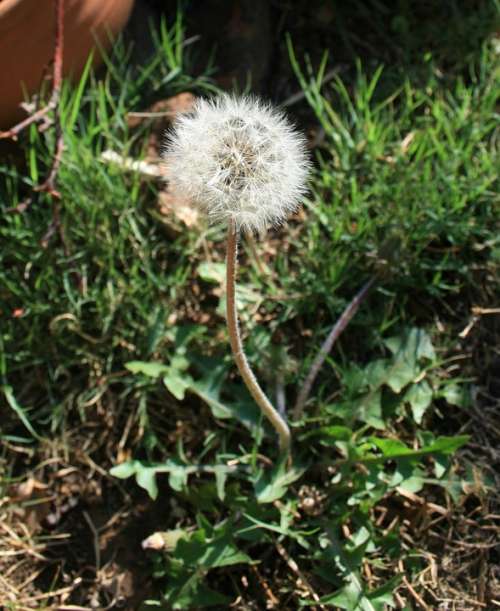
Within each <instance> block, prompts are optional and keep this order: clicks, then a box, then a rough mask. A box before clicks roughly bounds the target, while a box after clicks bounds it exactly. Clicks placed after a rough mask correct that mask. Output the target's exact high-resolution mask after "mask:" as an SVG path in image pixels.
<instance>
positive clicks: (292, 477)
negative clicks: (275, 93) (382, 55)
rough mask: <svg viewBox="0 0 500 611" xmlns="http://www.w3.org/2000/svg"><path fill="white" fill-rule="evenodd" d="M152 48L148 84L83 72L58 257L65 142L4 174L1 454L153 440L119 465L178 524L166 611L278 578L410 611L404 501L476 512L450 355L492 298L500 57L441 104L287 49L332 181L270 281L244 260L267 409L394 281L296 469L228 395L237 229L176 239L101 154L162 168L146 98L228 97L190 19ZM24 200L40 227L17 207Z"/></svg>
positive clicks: (418, 567) (345, 358)
mask: <svg viewBox="0 0 500 611" xmlns="http://www.w3.org/2000/svg"><path fill="white" fill-rule="evenodd" d="M157 44H158V53H157V54H155V57H154V58H153V59H152V61H151V63H150V64H149V65H148V66H146V67H145V68H142V69H141V70H139V72H134V71H133V69H132V68H131V67H129V66H128V63H127V61H126V55H124V53H125V51H124V50H123V49H121V50H118V52H119V53H121V55H120V56H119V58H118V60H117V58H109V61H108V71H107V72H106V75H105V76H104V77H103V78H97V77H96V76H95V75H94V74H93V73H92V72H91V70H90V68H87V70H86V71H85V73H84V75H83V76H82V79H81V81H80V83H79V84H78V85H77V86H76V87H70V86H69V85H66V86H65V88H64V91H63V95H62V106H61V116H62V125H63V129H64V140H65V152H64V158H63V163H62V166H61V169H60V172H59V178H58V186H59V189H60V191H61V202H62V208H61V222H62V225H61V229H62V234H63V236H64V243H62V241H61V239H60V236H59V235H54V236H52V237H51V238H50V239H47V235H46V234H47V229H48V228H49V227H50V225H51V221H52V210H51V206H50V202H49V200H48V199H47V198H46V196H45V195H43V194H37V195H34V196H33V195H32V192H31V191H32V188H33V186H34V185H36V184H37V182H38V181H39V180H40V178H41V177H42V176H43V173H44V171H45V169H46V167H47V165H48V164H49V161H50V151H51V150H52V145H53V142H52V140H51V134H50V131H48V132H44V133H43V134H39V133H38V132H37V130H36V128H35V127H32V128H31V130H30V132H29V133H28V134H26V135H25V137H24V141H23V143H22V145H23V150H24V151H25V152H26V171H24V172H22V171H18V170H16V169H14V168H13V167H12V166H9V165H3V166H1V167H0V175H1V176H2V181H1V184H0V189H1V192H0V197H1V199H0V206H1V208H2V218H1V221H0V241H1V249H0V317H1V318H0V320H1V336H0V337H1V345H0V350H1V354H0V375H1V384H2V386H1V388H2V396H1V397H0V402H1V403H0V407H1V409H2V414H3V416H2V425H1V427H2V428H1V431H0V435H1V440H2V442H4V443H6V444H12V443H15V444H21V445H22V444H25V445H26V446H27V447H33V446H34V445H36V444H37V443H38V444H41V443H44V440H46V439H47V438H49V437H50V436H57V435H61V436H63V435H64V434H65V432H66V431H68V430H74V429H75V428H77V427H79V426H80V427H85V425H86V424H88V423H89V422H90V421H92V420H94V419H95V417H96V411H97V412H99V410H104V411H107V413H108V417H109V418H111V419H112V421H113V423H114V426H115V427H118V428H119V429H120V432H121V430H123V428H124V427H125V423H128V424H127V426H128V427H129V428H132V429H134V431H135V434H134V435H132V436H131V437H130V439H133V440H134V441H133V443H132V441H131V442H130V447H127V448H126V451H125V453H124V452H123V448H120V452H119V448H118V443H117V444H116V447H114V448H112V450H111V457H112V459H113V461H116V462H118V461H117V460H116V459H117V457H118V456H119V455H120V456H121V457H123V456H124V455H125V458H127V457H128V460H125V461H120V464H118V465H115V466H114V467H113V469H112V474H113V475H114V476H116V477H118V478H123V479H127V478H129V477H132V476H134V477H135V480H136V481H137V483H138V484H139V486H140V487H142V488H144V489H145V490H146V491H147V492H148V494H149V495H150V497H151V498H153V499H156V498H158V502H159V503H160V504H162V505H164V506H165V507H167V505H168V503H169V502H170V504H171V508H173V509H172V511H167V510H165V520H164V524H163V529H162V531H161V533H160V534H161V538H162V545H161V546H160V547H162V550H161V551H159V552H155V553H154V554H153V557H152V571H153V572H154V575H155V577H156V578H157V579H158V582H157V583H158V584H159V585H158V591H159V593H158V595H157V597H156V599H155V601H150V604H151V605H152V606H155V607H157V606H158V605H160V606H161V605H163V608H174V609H185V608H192V607H202V606H209V605H215V606H218V607H219V608H222V607H223V606H226V605H229V604H230V603H231V601H233V600H234V599H235V598H236V597H237V596H241V597H242V599H243V600H247V599H248V597H249V592H248V591H247V590H246V589H245V586H244V580H243V581H242V577H244V578H245V579H255V577H252V576H253V575H256V574H259V575H260V578H259V580H258V583H261V584H262V583H264V584H268V586H269V587H270V591H271V594H272V596H273V597H274V598H276V600H277V601H278V602H279V604H280V608H292V607H293V608H295V607H297V606H299V605H305V606H308V605H316V606H318V607H319V606H320V605H323V606H325V607H327V606H334V607H338V608H342V609H348V610H352V611H355V610H357V609H384V608H387V607H393V606H395V604H396V596H400V597H401V596H403V595H405V596H406V595H407V590H405V584H404V583H403V584H402V585H400V584H401V582H402V580H403V578H404V579H407V580H409V581H412V580H413V579H414V578H416V576H417V575H418V574H419V572H420V571H422V570H423V569H424V568H425V567H426V566H427V565H426V562H427V561H426V556H425V554H424V553H423V552H421V551H420V550H419V549H418V546H417V545H416V543H415V542H414V539H413V536H414V534H415V532H416V531H417V530H418V528H417V527H415V525H414V521H413V520H414V519H416V518H415V516H413V515H410V516H409V517H408V512H409V510H408V507H407V506H405V505H404V501H405V499H413V500H414V499H415V498H419V497H418V495H422V496H429V495H430V496H431V497H432V498H436V499H443V498H444V495H445V494H446V495H449V496H448V497H447V498H450V499H454V500H458V499H459V497H460V493H461V491H462V489H463V487H464V484H466V483H467V482H468V481H469V483H470V482H471V481H472V479H473V477H472V469H469V471H467V469H465V470H464V471H463V472H462V473H461V474H458V473H457V472H456V470H455V469H454V465H453V461H452V456H453V453H454V452H455V450H456V449H458V448H459V447H461V446H462V445H463V444H464V443H466V441H467V438H466V436H464V435H458V434H456V433H457V429H458V425H457V424H456V423H457V422H458V421H460V419H461V418H462V417H463V416H462V414H463V413H466V412H467V409H468V406H469V405H470V396H469V392H468V384H467V383H466V382H467V381H466V380H464V379H463V378H464V377H465V376H466V375H467V374H468V372H467V370H465V369H464V370H457V368H456V366H455V364H454V363H455V361H454V360H453V359H454V358H456V356H457V353H458V352H459V350H458V349H457V348H456V346H455V344H454V343H453V342H452V341H451V337H452V331H453V332H455V331H456V325H457V324H459V323H460V322H462V321H463V320H464V317H466V315H467V313H468V311H469V308H470V307H471V305H473V304H477V303H483V304H491V302H492V300H493V299H494V298H495V296H496V297H498V284H497V283H498V262H499V258H500V244H499V238H498V235H499V234H498V218H499V208H498V206H499V202H498V167H499V164H498V151H497V142H498V111H497V106H496V104H497V101H498V95H499V92H500V91H499V82H500V79H499V78H498V77H499V74H498V55H497V50H495V47H494V46H493V45H492V44H490V43H487V44H485V45H484V48H483V52H482V55H481V58H480V61H479V62H477V63H475V64H474V65H471V68H470V71H469V73H468V74H467V75H466V76H465V77H462V76H457V77H456V79H455V81H454V82H453V83H452V84H451V85H450V83H449V81H447V82H446V83H443V82H442V81H441V79H440V76H439V73H438V72H435V73H433V72H432V70H431V71H430V74H431V76H430V77H429V79H428V81H427V82H426V83H425V86H423V87H418V88H416V87H415V86H414V85H412V83H411V82H410V81H409V80H407V81H403V82H402V83H401V84H400V85H398V87H397V88H396V89H394V90H393V91H391V92H390V93H387V83H385V82H384V69H383V68H382V67H380V68H377V69H375V70H374V71H367V70H366V69H365V68H364V67H363V66H362V65H361V64H358V67H357V75H356V78H355V79H354V80H353V81H352V82H347V81H345V80H342V79H340V78H339V79H336V80H333V81H331V82H329V83H328V84H325V85H323V86H322V77H323V75H324V73H325V69H326V59H325V61H324V62H323V63H322V64H321V66H320V68H319V71H318V70H316V71H315V70H313V68H312V67H311V66H310V64H308V63H307V62H305V63H304V62H302V61H299V59H298V58H297V57H296V55H295V54H294V50H293V45H292V43H291V41H290V42H289V53H290V60H291V62H292V65H293V67H294V70H295V73H296V75H297V78H298V81H299V82H300V85H301V87H302V89H303V91H304V94H305V98H306V100H307V102H308V104H309V106H310V109H312V112H313V113H314V117H315V121H316V123H317V134H316V135H317V137H318V138H317V141H318V145H317V147H316V149H315V155H316V169H315V174H314V179H313V183H312V186H311V193H310V198H309V201H308V202H306V206H305V210H304V212H303V213H302V214H303V219H302V221H303V222H297V223H296V224H294V223H293V222H292V223H291V225H290V226H289V227H288V228H287V229H286V230H282V233H281V235H280V236H279V237H280V241H279V242H278V241H277V240H276V239H275V238H273V237H272V236H270V238H269V239H268V240H267V241H266V242H264V243H262V245H261V246H259V247H258V248H259V254H260V256H261V258H262V261H263V265H264V268H265V273H262V266H260V267H259V266H258V265H257V263H256V261H255V258H254V257H253V256H252V248H251V245H248V246H247V247H245V253H244V258H243V264H242V270H241V271H242V285H241V288H240V290H239V293H238V296H237V298H238V302H239V307H240V312H241V316H242V318H243V320H244V322H245V328H247V329H248V326H249V325H252V324H254V323H253V322H252V321H253V320H254V319H255V318H257V320H259V319H260V320H265V321H266V324H265V325H264V326H262V327H260V326H255V328H251V329H249V331H248V338H247V339H246V344H247V349H248V353H249V360H250V361H251V363H252V366H253V367H255V368H256V369H257V371H258V372H259V374H260V375H261V377H262V379H264V380H267V383H266V387H267V388H268V391H269V393H270V394H271V395H273V394H274V393H275V389H276V387H278V388H279V389H280V392H282V391H283V389H284V390H285V391H286V396H287V399H288V401H289V402H290V404H291V402H292V399H293V397H294V395H295V393H296V391H297V389H298V388H299V383H298V380H301V379H303V377H305V375H306V373H307V367H308V364H309V362H310V361H311V360H312V359H313V358H314V356H315V353H316V350H317V347H318V346H319V344H320V343H321V341H322V340H323V339H324V337H325V335H326V334H327V333H328V330H329V328H330V327H331V325H332V324H333V323H334V321H335V319H336V318H337V317H338V315H339V314H340V313H341V311H342V308H343V307H344V306H345V304H346V303H348V302H349V300H350V298H351V297H352V296H353V295H354V293H355V292H356V291H357V290H358V289H359V287H360V286H361V284H362V283H363V282H364V281H366V280H367V279H368V278H369V277H371V276H373V275H375V276H377V279H378V284H377V288H376V289H375V290H374V291H373V293H372V294H371V296H370V297H369V299H368V301H367V302H366V304H365V305H364V306H363V307H362V309H361V310H360V312H359V314H358V316H357V318H356V319H355V320H354V321H353V323H352V325H351V327H350V328H349V330H348V333H347V335H345V336H344V338H343V339H341V341H340V342H339V344H338V346H337V348H336V350H335V351H334V354H333V355H332V359H331V360H330V361H328V363H327V365H326V367H325V368H324V370H323V371H322V373H321V375H320V378H319V379H318V381H317V386H316V388H315V393H314V396H313V398H312V399H311V401H310V402H309V404H308V405H307V406H306V410H305V415H304V417H303V419H302V420H301V421H300V422H295V423H292V424H293V433H294V435H295V439H296V440H297V442H296V445H295V462H294V465H293V467H291V468H289V467H288V466H287V465H286V464H285V463H282V462H278V463H273V462H272V461H269V460H268V459H266V458H265V457H266V456H276V449H275V447H274V443H273V440H272V435H271V434H269V433H270V431H269V430H268V429H267V428H266V424H265V422H262V420H261V418H260V415H259V413H258V411H257V409H256V408H255V407H254V405H253V403H252V401H251V399H250V397H249V396H248V395H247V393H246V391H245V389H244V388H243V386H242V385H241V383H240V382H239V381H238V380H237V379H236V378H234V377H233V374H234V372H233V370H232V367H231V359H230V358H229V355H228V353H227V350H226V345H227V341H225V336H224V333H225V331H224V322H223V316H222V314H223V312H222V311H221V303H222V301H223V296H222V295H221V294H220V291H218V288H217V287H218V286H219V283H220V279H221V275H222V276H223V273H224V266H223V265H222V261H223V255H222V253H218V251H217V248H216V247H214V246H213V244H214V242H215V240H214V238H215V237H217V238H219V237H220V230H219V229H217V228H207V227H205V226H203V225H199V226H198V227H196V228H190V229H188V228H184V229H183V230H182V232H180V233H179V232H176V233H173V232H172V230H171V225H170V223H171V221H170V220H169V219H164V218H162V217H161V215H160V214H159V212H158V209H157V207H156V198H157V195H158V193H157V192H158V188H159V187H158V185H155V184H152V183H147V182H145V181H144V180H143V179H142V178H141V177H140V176H139V175H135V174H130V173H127V172H124V171H123V170H122V169H120V168H115V167H113V166H108V165H105V164H104V163H103V162H102V161H101V160H100V154H101V153H102V152H103V151H104V150H105V149H108V148H111V149H113V150H115V151H119V152H120V153H122V154H124V155H128V154H131V155H134V156H136V157H140V156H141V155H142V154H143V153H144V148H145V145H146V141H147V137H148V129H147V127H140V128H139V129H136V130H135V131H132V130H131V129H130V128H129V126H128V123H127V121H126V115H127V112H129V111H131V110H142V109H143V108H144V106H143V105H144V104H146V102H147V101H149V99H150V98H151V96H152V97H156V96H159V97H167V96H169V95H171V94H173V93H176V92H178V91H181V90H185V89H186V88H189V89H193V90H196V91H197V92H200V93H206V92H207V91H209V90H210V89H211V88H212V87H211V85H210V82H209V81H208V80H206V79H205V78H204V77H203V78H200V77H197V78H193V77H189V76H187V75H189V62H188V60H187V59H186V57H185V52H186V48H185V46H184V43H183V39H182V29H181V23H180V21H178V22H177V23H176V24H175V25H174V26H173V27H172V28H171V29H169V28H167V27H163V28H162V29H161V31H160V32H159V34H158V36H157ZM429 61H430V62H432V60H431V59H430V60H429ZM391 83H392V80H391ZM144 92H146V96H144ZM28 196H30V197H33V201H32V203H31V205H30V207H29V208H28V210H27V211H26V212H24V213H23V214H10V213H7V209H9V208H11V207H12V206H15V205H16V204H17V203H18V202H19V201H22V200H23V199H25V198H26V197H28ZM304 221H305V222H304ZM204 246H205V249H204ZM206 248H208V250H209V252H210V253H211V260H209V261H208V262H207V261H206V260H205V250H206ZM274 253H275V254H276V256H271V255H273V254H274ZM256 288H258V290H256ZM285 295H286V298H284V296H285ZM248 313H251V314H252V316H250V315H249V314H248ZM222 340H224V341H222ZM277 345H280V346H284V348H279V349H278V348H276V346H277ZM96 406H97V407H96ZM110 434H111V432H110ZM101 460H102V467H103V468H108V467H110V466H111V465H110V464H109V459H108V458H105V457H104V454H101ZM16 475H19V467H18V466H15V465H14V466H11V467H9V468H8V469H7V472H6V474H5V483H9V481H10V479H9V478H14V477H15V476H16ZM474 477H476V478H477V477H478V476H477V474H475V476H474ZM474 482H475V484H474V485H481V486H482V489H484V490H486V489H487V483H486V482H480V484H477V479H475V480H474ZM131 484H132V483H131ZM133 485H135V484H132V486H133ZM471 485H472V484H471ZM172 498H173V499H174V501H169V499H172ZM174 509H175V510H174ZM403 509H404V511H406V512H407V513H406V514H404V511H403ZM405 520H406V521H405ZM252 567H253V568H252ZM255 571H257V573H255ZM247 576H249V577H247ZM208 584H210V586H209V585H208ZM259 592H260V590H259ZM266 592H267V590H265V591H264V593H261V594H259V596H261V598H262V599H263V600H264V599H265V598H266V596H267V597H269V596H270V594H269V593H267V594H266ZM398 593H399V594H398ZM145 604H146V605H147V604H148V603H146V602H145ZM287 605H291V606H290V607H287Z"/></svg>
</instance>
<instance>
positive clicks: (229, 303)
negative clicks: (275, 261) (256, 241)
mask: <svg viewBox="0 0 500 611" xmlns="http://www.w3.org/2000/svg"><path fill="white" fill-rule="evenodd" d="M237 258H238V231H237V229H236V224H235V222H234V221H233V220H231V221H230V222H229V228H228V233H227V267H226V281H227V286H226V291H227V296H226V316H227V328H228V331H229V341H230V342H231V350H232V351H233V356H234V360H235V361H236V365H237V366H238V370H239V372H240V374H241V377H242V378H243V381H244V382H245V384H246V387H247V388H248V390H249V391H250V394H251V395H252V397H253V398H254V399H255V402H256V403H257V405H258V406H259V407H260V409H261V411H262V413H263V414H264V416H266V418H267V419H268V420H269V421H270V422H271V424H272V425H273V427H274V429H275V430H276V432H277V433H278V436H279V440H280V449H281V450H282V451H283V452H287V453H288V452H289V451H290V444H291V436H290V429H289V428H288V424H287V423H286V422H285V420H284V419H283V418H282V417H281V416H280V415H279V413H278V412H277V411H276V410H275V409H274V407H273V406H272V404H271V402H270V401H269V399H268V398H267V397H266V395H265V394H264V392H263V390H262V389H261V387H260V386H259V383H258V382H257V379H256V378H255V375H254V374H253V371H252V370H251V369H250V365H249V364H248V361H247V358H246V356H245V353H244V351H243V344H242V342H241V337H240V330H239V326H238V313H237V311H236V298H235V290H236V289H235V284H236V266H237Z"/></svg>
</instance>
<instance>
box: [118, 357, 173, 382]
mask: <svg viewBox="0 0 500 611" xmlns="http://www.w3.org/2000/svg"><path fill="white" fill-rule="evenodd" d="M125 367H126V368H127V369H128V370H129V371H130V372H132V373H142V374H143V375H145V376H148V377H149V378H158V377H159V376H161V375H162V374H163V373H166V372H167V371H168V367H167V366H166V365H164V364H163V363H147V362H144V361H129V362H128V363H125Z"/></svg>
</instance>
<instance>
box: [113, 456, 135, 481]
mask: <svg viewBox="0 0 500 611" xmlns="http://www.w3.org/2000/svg"><path fill="white" fill-rule="evenodd" d="M137 464H138V463H137V461H135V460H127V461H126V462H122V463H120V464H119V465H115V466H114V467H112V468H111V469H110V470H109V472H110V474H111V475H112V476H113V477H117V478H118V479H127V477H132V475H135V473H136V471H137Z"/></svg>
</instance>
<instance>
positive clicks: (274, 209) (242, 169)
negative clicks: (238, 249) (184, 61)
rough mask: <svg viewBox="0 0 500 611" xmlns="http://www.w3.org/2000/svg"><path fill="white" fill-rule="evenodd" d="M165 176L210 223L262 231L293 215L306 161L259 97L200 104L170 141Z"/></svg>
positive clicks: (299, 142) (298, 141) (296, 137)
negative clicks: (206, 214) (214, 222)
mask: <svg viewBox="0 0 500 611" xmlns="http://www.w3.org/2000/svg"><path fill="white" fill-rule="evenodd" d="M164 160H165V169H166V177H167V180H168V181H169V184H170V189H171V191H172V192H173V194H174V195H178V196H180V197H183V198H185V197H187V198H189V199H190V200H191V201H192V202H193V204H194V205H196V206H197V207H199V208H201V209H203V210H205V211H206V212H207V213H208V216H209V218H210V219H212V220H213V221H221V220H226V221H227V220H231V219H232V220H234V221H235V223H236V226H237V227H238V228H239V229H245V230H250V231H261V230H263V229H265V228H266V227H268V226H269V225H279V224H281V223H282V222H283V221H284V220H285V218H286V217H287V216H288V215H289V214H291V213H293V212H294V211H295V210H296V209H297V208H298V207H299V204H300V199H301V197H302V196H303V194H304V192H305V183H306V179H307V175H308V173H309V168H310V163H309V159H308V155H307V150H306V146H305V139H304V137H303V136H301V135H300V134H298V133H297V132H296V131H295V130H294V129H293V127H292V125H291V124H290V123H289V122H288V120H287V119H286V118H285V116H284V115H283V114H282V113H281V112H280V111H278V110H276V109H274V108H272V107H271V106H269V105H267V104H264V103H263V102H261V101H260V100H258V99H257V98H253V97H241V98H236V97H233V96H230V95H222V96H220V97H218V98H214V99H213V100H208V101H207V100H203V99H200V100H198V102H197V103H196V105H195V108H194V111H193V112H192V113H190V114H186V115H181V116H180V117H179V118H178V120H177V121H176V123H175V125H174V130H173V132H172V133H171V134H169V136H167V142H166V146H165V151H164Z"/></svg>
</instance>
